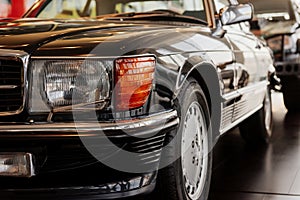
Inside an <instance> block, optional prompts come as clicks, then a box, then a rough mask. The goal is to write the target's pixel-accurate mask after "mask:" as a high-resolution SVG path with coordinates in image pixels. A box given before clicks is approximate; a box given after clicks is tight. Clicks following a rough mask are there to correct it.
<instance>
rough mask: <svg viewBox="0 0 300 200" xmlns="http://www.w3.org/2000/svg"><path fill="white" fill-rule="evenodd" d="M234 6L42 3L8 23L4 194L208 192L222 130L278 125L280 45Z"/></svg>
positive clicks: (3, 83) (0, 119)
mask: <svg viewBox="0 0 300 200" xmlns="http://www.w3.org/2000/svg"><path fill="white" fill-rule="evenodd" d="M230 2H231V3H229V1H226V0H215V1H212V0H199V1H198V0H197V1H196V0H195V1H191V0H183V1H178V0H172V1H171V0H169V1H165V0H164V1H143V0H139V1H135V0H113V1H112V0H81V1H77V0H76V1H74V0H52V1H50V0H40V1H37V2H36V3H35V4H34V5H33V7H32V8H31V9H30V10H29V11H28V13H27V14H26V15H25V17H26V18H24V19H20V20H15V21H9V22H3V23H2V25H1V27H0V144H1V145H0V152H1V153H0V195H1V199H12V198H13V199H15V198H20V199H26V198H28V199H34V198H36V199H49V198H50V199H112V198H119V197H128V196H133V195H139V194H145V193H150V192H152V191H153V190H155V192H154V195H157V198H158V199H173V200H175V199H184V200H186V199H190V200H199V199H201V200H204V199H207V196H208V190H209V185H210V176H211V166H212V150H213V146H214V144H215V143H216V141H217V139H218V138H219V137H220V136H221V135H222V134H224V133H225V132H227V131H228V130H230V129H232V128H234V127H236V126H239V127H240V131H241V134H242V136H243V137H244V138H245V139H246V141H248V142H249V143H252V144H263V143H267V142H268V141H269V139H270V137H271V133H272V111H271V97H270V85H269V83H270V81H269V78H270V74H271V72H272V71H273V70H274V68H273V60H272V54H271V53H270V52H271V51H270V50H269V48H268V47H266V46H265V45H264V44H263V43H262V42H261V41H260V40H259V39H257V38H256V37H255V36H254V35H253V34H252V33H251V32H250V29H249V26H248V23H247V22H246V21H248V20H250V19H251V18H252V6H251V5H250V4H237V3H236V2H235V1H230ZM29 17H34V18H32V19H28V18H29Z"/></svg>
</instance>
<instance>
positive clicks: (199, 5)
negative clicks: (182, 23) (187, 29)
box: [183, 0, 207, 21]
mask: <svg viewBox="0 0 300 200" xmlns="http://www.w3.org/2000/svg"><path fill="white" fill-rule="evenodd" d="M183 3H184V10H185V11H184V13H183V15H187V16H192V17H196V18H199V19H202V20H204V21H207V16H206V12H205V6H204V2H203V0H184V2H183Z"/></svg>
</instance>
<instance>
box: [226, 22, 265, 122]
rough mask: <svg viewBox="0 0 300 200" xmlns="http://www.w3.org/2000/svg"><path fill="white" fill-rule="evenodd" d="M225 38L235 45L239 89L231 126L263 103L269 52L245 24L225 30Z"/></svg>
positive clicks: (236, 86)
mask: <svg viewBox="0 0 300 200" xmlns="http://www.w3.org/2000/svg"><path fill="white" fill-rule="evenodd" d="M226 31H227V33H226V37H228V39H229V41H230V42H231V44H232V50H233V54H234V57H235V72H236V78H235V80H236V82H235V83H234V87H235V88H236V90H237V92H238V94H239V96H238V97H237V98H236V99H235V106H234V114H233V119H232V122H233V123H234V122H236V121H239V120H241V119H243V117H244V116H246V115H247V114H249V113H251V112H253V111H256V110H257V109H258V108H259V106H260V105H261V103H262V102H263V99H264V96H265V91H266V87H267V77H266V74H267V72H266V70H267V66H268V63H266V61H265V60H266V58H265V56H266V53H265V51H266V49H265V48H264V47H263V45H262V44H261V42H260V41H259V40H258V39H257V38H256V37H255V36H254V35H253V34H252V33H251V32H250V30H249V28H247V26H246V24H245V23H241V24H235V25H231V26H228V27H226Z"/></svg>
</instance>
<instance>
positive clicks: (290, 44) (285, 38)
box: [267, 35, 295, 53]
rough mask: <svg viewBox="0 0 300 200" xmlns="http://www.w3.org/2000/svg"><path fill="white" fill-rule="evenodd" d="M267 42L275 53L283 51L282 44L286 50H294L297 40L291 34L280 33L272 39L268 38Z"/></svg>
mask: <svg viewBox="0 0 300 200" xmlns="http://www.w3.org/2000/svg"><path fill="white" fill-rule="evenodd" d="M267 43H268V45H269V47H270V48H271V49H272V50H273V52H274V53H278V52H282V51H283V50H282V46H283V47H284V50H285V51H288V50H290V51H292V50H294V49H295V42H294V40H293V37H292V36H289V35H279V36H275V37H272V38H270V39H267ZM282 43H283V44H282Z"/></svg>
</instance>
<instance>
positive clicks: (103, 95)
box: [29, 59, 113, 112]
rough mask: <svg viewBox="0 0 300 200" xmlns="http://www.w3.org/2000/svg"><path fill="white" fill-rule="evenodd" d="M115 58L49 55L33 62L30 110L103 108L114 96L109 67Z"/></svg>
mask: <svg viewBox="0 0 300 200" xmlns="http://www.w3.org/2000/svg"><path fill="white" fill-rule="evenodd" d="M112 65H113V64H112V62H109V61H100V60H97V59H86V60H79V59H74V60H70V59H53V60H52V59H49V60H34V61H33V62H32V66H31V67H32V69H31V70H32V71H31V72H32V73H31V74H32V77H31V79H30V80H32V83H31V86H30V100H29V107H30V108H29V110H30V112H47V111H49V110H60V109H62V108H66V107H69V108H68V109H84V108H86V107H87V106H91V105H92V109H102V108H103V107H104V106H105V105H106V104H107V101H108V99H109V97H110V79H109V74H108V70H107V68H108V67H112Z"/></svg>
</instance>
